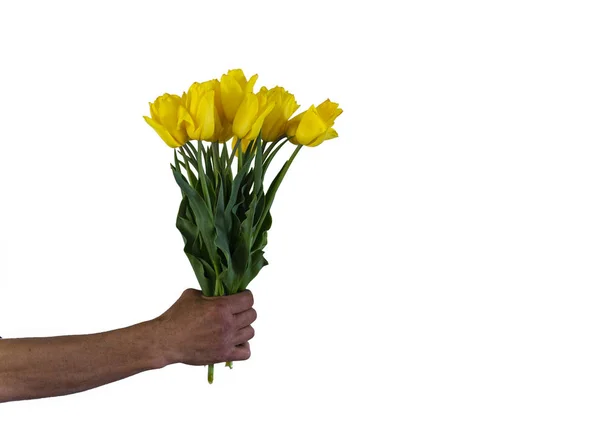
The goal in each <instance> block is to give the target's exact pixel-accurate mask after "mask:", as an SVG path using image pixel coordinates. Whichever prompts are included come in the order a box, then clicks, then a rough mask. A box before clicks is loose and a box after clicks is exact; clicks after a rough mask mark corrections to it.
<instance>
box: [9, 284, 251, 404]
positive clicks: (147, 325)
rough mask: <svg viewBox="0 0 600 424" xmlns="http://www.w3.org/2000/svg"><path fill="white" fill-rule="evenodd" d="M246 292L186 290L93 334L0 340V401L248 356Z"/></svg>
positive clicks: (248, 298)
mask: <svg viewBox="0 0 600 424" xmlns="http://www.w3.org/2000/svg"><path fill="white" fill-rule="evenodd" d="M253 304H254V299H253V297H252V293H251V292H250V291H249V290H246V291H244V292H241V293H238V294H235V295H231V296H223V297H214V298H207V297H204V296H203V295H202V292H200V291H199V290H193V289H187V290H185V291H184V292H183V294H182V295H181V297H180V298H179V299H178V300H177V301H176V302H175V303H174V304H173V306H171V307H170V308H169V309H168V310H167V311H166V312H165V313H163V314H162V315H160V316H159V317H157V318H155V319H152V320H150V321H145V322H141V323H139V324H135V325H132V326H130V327H126V328H121V329H118V330H112V331H107V332H103V333H97V334H86V335H77V336H60V337H44V338H24V339H1V340H0V403H2V402H9V401H14V400H24V399H37V398H44V397H51V396H62V395H68V394H71V393H77V392H81V391H84V390H89V389H92V388H94V387H98V386H102V385H104V384H108V383H111V382H113V381H117V380H121V379H123V378H126V377H130V376H132V375H134V374H137V373H140V372H143V371H149V370H153V369H158V368H163V367H165V366H167V365H170V364H176V363H183V364H188V365H208V364H216V363H220V362H226V361H243V360H246V359H248V358H249V357H250V345H249V343H248V340H250V339H251V338H252V337H253V336H254V329H253V328H252V326H251V324H252V323H253V322H254V320H256V311H255V310H254V309H253V308H252V306H253Z"/></svg>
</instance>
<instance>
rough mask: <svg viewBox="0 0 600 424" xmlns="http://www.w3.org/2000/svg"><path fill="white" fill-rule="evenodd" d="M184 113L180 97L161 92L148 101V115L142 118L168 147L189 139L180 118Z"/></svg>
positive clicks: (174, 146) (176, 145)
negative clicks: (150, 101)
mask: <svg viewBox="0 0 600 424" xmlns="http://www.w3.org/2000/svg"><path fill="white" fill-rule="evenodd" d="M185 113H186V111H185V108H184V107H183V101H182V99H181V97H179V96H177V95H174V94H166V93H165V94H163V95H162V96H160V97H158V98H157V99H156V100H155V101H154V103H150V116H151V118H149V117H147V116H144V119H145V120H146V122H147V123H148V125H150V126H151V127H152V128H154V131H156V132H157V133H158V135H159V136H160V138H162V139H163V140H164V142H165V143H167V145H168V146H169V147H173V148H177V147H181V146H183V145H184V144H185V143H187V142H188V141H189V137H188V134H187V132H186V130H185V128H184V127H183V126H182V122H181V120H180V118H181V117H182V115H184V114H185Z"/></svg>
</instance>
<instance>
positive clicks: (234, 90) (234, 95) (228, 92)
mask: <svg viewBox="0 0 600 424" xmlns="http://www.w3.org/2000/svg"><path fill="white" fill-rule="evenodd" d="M243 98H244V91H243V90H242V87H241V86H240V84H239V83H238V82H237V81H236V80H235V78H234V77H233V76H231V75H223V76H222V77H221V103H222V105H223V111H224V113H225V117H226V118H227V119H228V120H229V122H233V120H234V118H235V114H236V112H237V110H238V108H239V106H240V103H241V102H242V100H243Z"/></svg>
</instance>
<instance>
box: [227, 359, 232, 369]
mask: <svg viewBox="0 0 600 424" xmlns="http://www.w3.org/2000/svg"><path fill="white" fill-rule="evenodd" d="M225 366H226V367H229V369H232V368H233V361H227V362H226V363H225Z"/></svg>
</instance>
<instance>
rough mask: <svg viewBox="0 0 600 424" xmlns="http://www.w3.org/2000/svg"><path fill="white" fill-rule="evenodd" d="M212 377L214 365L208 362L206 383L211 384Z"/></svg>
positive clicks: (213, 376)
mask: <svg viewBox="0 0 600 424" xmlns="http://www.w3.org/2000/svg"><path fill="white" fill-rule="evenodd" d="M214 378H215V365H214V364H210V365H209V366H208V383H209V384H213V380H214Z"/></svg>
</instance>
